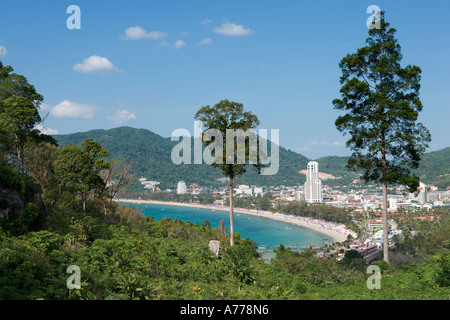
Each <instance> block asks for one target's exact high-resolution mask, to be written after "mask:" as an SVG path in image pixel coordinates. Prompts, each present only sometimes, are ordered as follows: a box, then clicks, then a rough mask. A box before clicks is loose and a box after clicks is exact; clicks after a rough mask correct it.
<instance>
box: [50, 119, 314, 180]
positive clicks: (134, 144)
mask: <svg viewBox="0 0 450 320" xmlns="http://www.w3.org/2000/svg"><path fill="white" fill-rule="evenodd" d="M89 137H90V138H92V139H94V140H97V141H98V142H99V143H101V144H102V146H103V147H104V148H106V149H108V150H109V151H110V158H118V159H121V160H123V161H125V162H134V163H135V167H134V173H135V174H136V176H138V177H141V176H143V177H145V178H147V179H148V180H156V181H160V182H161V183H162V186H163V187H172V188H173V187H175V186H176V184H177V183H178V181H180V180H183V181H185V182H186V183H187V184H190V183H197V184H199V185H202V186H212V185H218V184H221V182H219V181H218V179H220V178H222V175H221V173H220V172H219V171H218V170H217V169H215V168H213V167H211V166H209V165H206V164H201V165H200V164H191V165H185V164H180V165H175V164H174V163H173V162H172V160H171V152H172V148H173V147H174V146H175V145H176V144H177V143H178V142H177V141H171V140H170V138H163V137H161V136H159V135H157V134H155V133H153V132H151V131H150V130H146V129H135V128H131V127H120V128H114V129H110V130H90V131H87V132H79V133H73V134H66V135H55V136H54V138H55V139H56V140H57V141H58V144H59V145H61V146H62V145H65V144H68V143H73V144H76V145H81V143H82V142H83V141H84V140H85V139H86V138H89ZM192 150H193V149H192ZM308 161H309V160H308V158H306V157H304V156H302V155H300V154H297V153H295V152H292V151H289V150H287V149H285V148H282V147H280V167H279V171H278V173H277V174H276V175H273V176H262V175H258V173H257V171H256V169H254V168H253V167H249V169H248V171H247V172H246V173H245V174H244V175H243V176H241V177H239V178H238V179H236V183H237V184H250V185H266V186H276V185H281V184H283V185H296V184H303V183H304V182H305V176H304V175H302V174H299V173H298V171H300V170H301V169H305V168H306V165H307V163H308Z"/></svg>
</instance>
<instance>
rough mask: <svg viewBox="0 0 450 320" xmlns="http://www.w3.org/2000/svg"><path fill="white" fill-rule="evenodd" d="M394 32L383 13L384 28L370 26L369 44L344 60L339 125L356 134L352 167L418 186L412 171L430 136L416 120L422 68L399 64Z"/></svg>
mask: <svg viewBox="0 0 450 320" xmlns="http://www.w3.org/2000/svg"><path fill="white" fill-rule="evenodd" d="M395 32H396V30H395V29H393V28H389V23H387V22H386V21H385V19H384V13H381V19H380V28H379V29H377V28H374V29H370V30H369V37H368V38H367V40H366V43H367V46H365V47H362V48H360V49H358V50H357V52H356V53H354V54H349V55H347V56H346V57H344V58H343V59H342V60H341V62H340V64H339V67H340V68H341V70H342V77H341V79H340V82H341V84H343V86H342V88H341V90H340V92H341V96H342V98H341V99H335V100H333V104H334V106H335V109H338V110H342V111H345V112H346V114H345V115H343V116H339V117H338V119H337V120H336V128H337V129H338V130H339V131H341V132H344V133H346V132H348V133H350V134H351V137H350V139H349V140H348V141H347V146H348V147H350V148H351V149H352V150H353V151H354V152H353V154H352V156H351V157H350V159H349V161H348V167H349V168H351V169H356V168H357V169H362V170H363V174H364V179H365V180H366V181H375V182H380V183H386V182H390V183H403V184H405V185H408V186H409V187H410V188H411V189H414V187H416V185H417V178H416V177H414V176H412V175H411V170H412V169H415V168H417V167H418V165H419V162H420V156H421V154H423V152H424V151H425V150H426V148H427V147H428V145H427V144H428V142H429V141H430V140H431V136H430V133H429V132H428V130H427V129H426V128H425V127H424V126H423V125H422V124H421V123H417V122H416V120H417V118H418V114H419V112H420V111H422V108H423V106H422V103H421V101H420V99H419V88H420V79H421V70H420V68H419V67H417V66H410V65H409V66H407V67H405V68H402V67H401V66H400V61H401V59H402V54H401V50H400V45H399V44H398V42H397V39H396V38H395V36H394V35H395Z"/></svg>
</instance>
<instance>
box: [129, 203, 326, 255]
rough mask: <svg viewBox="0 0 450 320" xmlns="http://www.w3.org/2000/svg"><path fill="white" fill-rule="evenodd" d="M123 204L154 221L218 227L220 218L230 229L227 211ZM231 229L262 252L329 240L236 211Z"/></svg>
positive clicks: (297, 227)
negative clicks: (256, 245) (177, 221)
mask: <svg viewBox="0 0 450 320" xmlns="http://www.w3.org/2000/svg"><path fill="white" fill-rule="evenodd" d="M123 205H125V206H133V207H136V208H137V209H139V210H142V212H143V215H144V216H148V215H151V216H153V217H154V218H155V220H156V221H158V220H160V219H164V218H172V219H173V218H177V219H179V220H182V221H190V222H192V223H195V222H198V223H199V224H200V225H201V224H202V222H203V221H205V220H207V221H209V222H210V223H211V227H212V228H217V227H218V226H219V225H220V221H221V220H223V225H224V227H225V229H226V230H229V227H230V213H229V212H227V211H222V210H213V209H206V208H205V209H203V208H191V207H181V206H169V205H156V204H136V203H123ZM234 228H235V232H239V233H240V234H241V236H242V238H244V239H245V238H249V239H251V240H253V241H255V242H256V243H257V244H258V245H259V246H260V250H261V251H263V252H264V250H267V251H266V252H269V251H271V250H273V248H274V247H275V248H276V247H278V246H279V245H280V244H283V245H284V246H285V247H291V248H292V249H294V250H301V249H302V248H305V247H307V246H309V245H312V244H314V245H316V246H318V247H321V246H323V245H324V244H325V243H326V242H327V241H329V240H327V239H325V238H326V236H324V235H323V234H320V233H317V232H315V231H312V230H310V229H306V228H302V227H299V226H296V225H293V224H290V223H286V222H281V221H276V220H273V219H269V218H265V217H258V216H253V215H248V214H243V213H236V212H235V213H234ZM261 247H264V248H261ZM265 247H267V248H265Z"/></svg>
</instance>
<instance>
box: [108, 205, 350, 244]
mask: <svg viewBox="0 0 450 320" xmlns="http://www.w3.org/2000/svg"><path fill="white" fill-rule="evenodd" d="M114 201H116V202H118V203H119V202H128V203H137V204H157V205H168V206H179V207H191V208H202V209H210V210H221V211H228V212H229V211H230V208H229V207H224V206H214V205H208V204H199V203H183V202H174V201H158V200H136V199H114ZM233 211H234V213H242V214H248V215H253V216H259V217H265V218H268V219H273V220H277V221H281V222H286V223H290V224H293V225H297V226H300V227H304V228H307V229H310V230H313V231H315V232H318V233H320V234H323V235H325V236H327V237H329V238H330V240H332V242H343V241H345V240H347V236H348V235H349V234H351V235H352V236H353V237H354V238H356V234H355V233H354V232H353V231H351V230H349V229H347V228H346V227H345V226H344V225H342V224H337V223H333V222H328V221H325V220H319V219H314V218H307V217H299V216H294V215H290V214H283V213H278V212H276V213H273V212H270V211H263V210H252V209H244V208H234V210H233Z"/></svg>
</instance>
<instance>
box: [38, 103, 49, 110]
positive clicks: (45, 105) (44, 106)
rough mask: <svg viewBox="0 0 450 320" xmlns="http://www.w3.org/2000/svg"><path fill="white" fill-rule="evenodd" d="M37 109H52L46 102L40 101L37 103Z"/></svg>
mask: <svg viewBox="0 0 450 320" xmlns="http://www.w3.org/2000/svg"><path fill="white" fill-rule="evenodd" d="M39 110H41V111H50V110H52V107H50V106H49V105H48V104H45V103H41V104H40V105H39Z"/></svg>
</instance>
